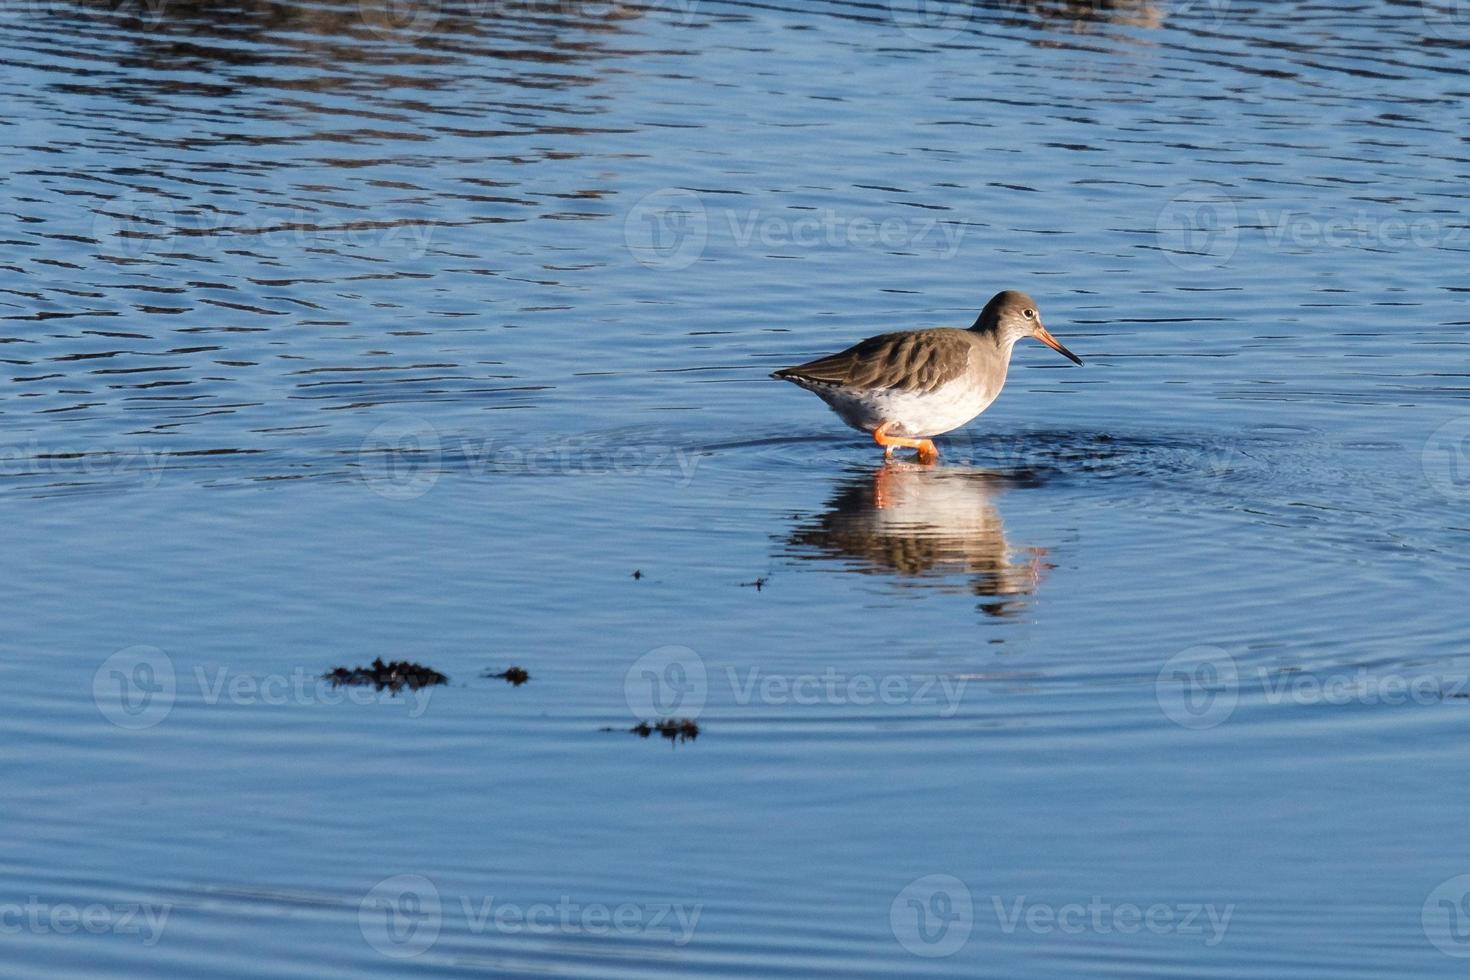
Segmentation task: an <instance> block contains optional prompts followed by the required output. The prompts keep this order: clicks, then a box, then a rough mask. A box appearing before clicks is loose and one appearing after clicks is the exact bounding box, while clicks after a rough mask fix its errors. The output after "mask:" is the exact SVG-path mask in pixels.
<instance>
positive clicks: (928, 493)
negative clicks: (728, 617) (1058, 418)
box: [786, 462, 1052, 618]
mask: <svg viewBox="0 0 1470 980" xmlns="http://www.w3.org/2000/svg"><path fill="white" fill-rule="evenodd" d="M1023 482H1024V481H1023V480H1021V479H1019V478H1017V477H1014V476H1006V475H1004V474H1000V473H995V472H992V471H988V470H978V469H960V468H955V467H941V468H934V467H927V466H921V465H918V464H914V463H906V462H905V463H889V464H887V465H884V466H880V467H879V468H878V469H877V470H875V471H874V472H872V473H867V474H864V475H862V476H859V477H856V478H852V479H847V480H844V481H843V482H841V483H840V484H838V486H837V489H836V492H835V493H834V494H833V496H832V498H831V499H830V500H829V501H828V502H827V505H826V509H825V511H824V512H823V513H821V514H819V515H817V516H816V517H814V518H811V519H808V520H805V521H802V522H801V523H798V524H797V525H796V527H794V528H793V529H792V531H791V533H790V534H789V535H788V537H787V539H786V545H787V549H788V554H789V555H790V556H791V557H793V558H798V559H806V560H833V561H842V562H845V563H846V564H847V566H848V567H849V568H850V569H851V570H852V571H856V572H860V573H863V574H869V575H896V576H898V577H899V578H900V579H902V580H905V581H904V584H921V583H922V582H925V581H931V582H939V583H941V584H942V583H944V582H950V583H952V582H953V581H954V579H955V578H957V577H963V578H964V579H965V580H966V587H967V588H968V590H969V591H970V592H972V593H973V594H975V595H977V596H980V597H981V599H982V601H981V602H980V605H979V608H980V609H981V610H983V611H984V612H985V613H987V614H988V615H991V616H997V617H1002V618H1005V617H1013V616H1017V615H1019V614H1020V613H1021V612H1022V611H1023V610H1024V608H1025V597H1026V596H1029V595H1031V594H1032V593H1034V592H1035V591H1036V588H1037V587H1038V586H1039V585H1040V583H1041V580H1042V578H1043V577H1044V575H1045V573H1046V571H1047V570H1049V569H1050V568H1051V567H1052V566H1051V565H1049V564H1046V562H1045V561H1044V558H1045V555H1046V550H1045V549H1043V548H1027V549H1020V550H1016V549H1012V548H1011V546H1010V544H1009V543H1008V542H1007V541H1006V535H1005V524H1004V522H1003V521H1002V520H1001V516H1000V510H999V509H998V508H997V507H996V506H995V498H996V497H998V496H999V495H1000V494H1001V493H1002V492H1004V491H1005V490H1006V489H1007V488H1008V487H1015V486H1018V485H1021V484H1022V483H1023Z"/></svg>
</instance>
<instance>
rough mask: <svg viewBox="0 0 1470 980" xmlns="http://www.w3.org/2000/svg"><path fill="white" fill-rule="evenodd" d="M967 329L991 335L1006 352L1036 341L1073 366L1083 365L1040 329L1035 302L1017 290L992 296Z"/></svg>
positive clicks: (1038, 312)
mask: <svg viewBox="0 0 1470 980" xmlns="http://www.w3.org/2000/svg"><path fill="white" fill-rule="evenodd" d="M970 329H971V330H974V331H976V332H977V333H985V334H990V335H992V336H993V337H995V340H996V343H998V344H1000V345H1001V346H1002V347H1004V348H1006V350H1009V349H1010V348H1011V346H1012V345H1013V344H1015V342H1016V341H1018V340H1021V339H1022V338H1024V337H1035V338H1036V339H1037V340H1039V341H1041V342H1042V343H1043V344H1045V345H1046V346H1048V347H1050V348H1051V349H1052V350H1054V351H1056V352H1057V353H1058V354H1061V355H1062V356H1063V357H1065V358H1067V359H1068V360H1070V361H1072V363H1074V364H1081V363H1082V358H1080V357H1078V356H1077V355H1076V354H1073V353H1072V352H1071V351H1069V350H1067V348H1065V347H1063V346H1062V343H1061V341H1059V340H1057V338H1055V337H1053V336H1052V335H1051V331H1049V330H1047V329H1046V327H1044V326H1042V325H1041V312H1040V311H1039V310H1037V308H1036V300H1034V299H1032V298H1031V297H1030V296H1027V295H1026V294H1025V293H1023V292H1021V291H1020V290H1019V289H1007V290H1005V291H1004V292H1000V293H996V294H995V295H994V296H992V297H991V299H990V302H989V303H986V304H985V309H983V310H981V311H980V318H979V319H978V320H976V321H975V325H974V326H973V327H971V328H970Z"/></svg>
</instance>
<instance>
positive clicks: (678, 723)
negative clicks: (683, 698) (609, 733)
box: [628, 718, 699, 742]
mask: <svg viewBox="0 0 1470 980" xmlns="http://www.w3.org/2000/svg"><path fill="white" fill-rule="evenodd" d="M628 731H630V732H632V733H633V734H634V735H637V736H638V737H639V738H647V737H648V736H650V735H652V734H653V733H654V732H658V733H659V734H660V735H662V736H663V737H664V738H666V739H668V740H669V741H670V742H692V741H694V740H695V739H696V738H698V737H699V726H698V725H696V724H695V723H694V721H693V719H690V718H665V719H663V720H662V721H656V722H654V723H653V724H652V725H650V724H649V723H648V722H646V721H640V722H639V723H638V724H636V725H634V726H633V727H632V728H630V729H628Z"/></svg>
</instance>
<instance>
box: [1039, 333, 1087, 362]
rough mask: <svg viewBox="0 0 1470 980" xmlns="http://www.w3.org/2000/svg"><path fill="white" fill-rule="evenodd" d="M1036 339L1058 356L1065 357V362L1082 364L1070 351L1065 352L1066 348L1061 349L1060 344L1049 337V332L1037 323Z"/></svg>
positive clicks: (1055, 339)
mask: <svg viewBox="0 0 1470 980" xmlns="http://www.w3.org/2000/svg"><path fill="white" fill-rule="evenodd" d="M1036 339H1037V340H1039V341H1041V342H1042V343H1043V344H1045V345H1046V346H1048V347H1050V348H1051V349H1052V350H1054V351H1056V352H1057V353H1058V354H1060V355H1062V356H1063V357H1065V358H1066V359H1067V360H1069V361H1071V362H1072V363H1073V364H1077V365H1079V366H1080V365H1081V364H1082V358H1080V357H1078V356H1077V355H1076V354H1073V353H1072V352H1071V351H1069V350H1067V348H1065V347H1063V346H1062V342H1061V341H1060V340H1058V339H1057V338H1055V337H1053V336H1052V335H1051V331H1050V330H1047V329H1046V328H1045V327H1043V326H1042V325H1041V324H1039V323H1038V324H1037V325H1036Z"/></svg>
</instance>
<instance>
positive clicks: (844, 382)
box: [772, 327, 974, 392]
mask: <svg viewBox="0 0 1470 980" xmlns="http://www.w3.org/2000/svg"><path fill="white" fill-rule="evenodd" d="M973 346H974V338H973V337H972V336H971V335H970V332H969V331H968V330H958V329H956V328H954V327H940V328H938V329H934V330H905V331H901V332H899V333H885V334H881V335H879V336H877V337H869V338H868V339H867V340H864V341H861V342H859V343H856V344H853V345H852V346H851V347H849V348H848V349H847V350H844V351H839V352H838V353H836V354H829V355H827V356H826V357H819V358H817V359H816V360H815V361H808V362H807V363H805V364H798V365H797V366H796V367H790V368H785V369H783V370H780V371H777V372H776V373H775V374H773V375H772V377H774V378H781V379H782V380H787V381H795V382H797V383H798V384H799V383H801V382H804V381H805V382H811V383H813V384H828V385H836V386H838V387H842V388H897V389H899V390H901V391H922V392H933V391H937V390H939V389H940V388H941V387H943V386H944V385H946V384H948V383H949V382H951V381H953V380H954V379H955V378H957V377H959V375H960V374H961V373H962V372H963V371H964V370H965V367H966V366H967V365H968V363H969V356H970V350H971V349H972V348H973Z"/></svg>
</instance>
